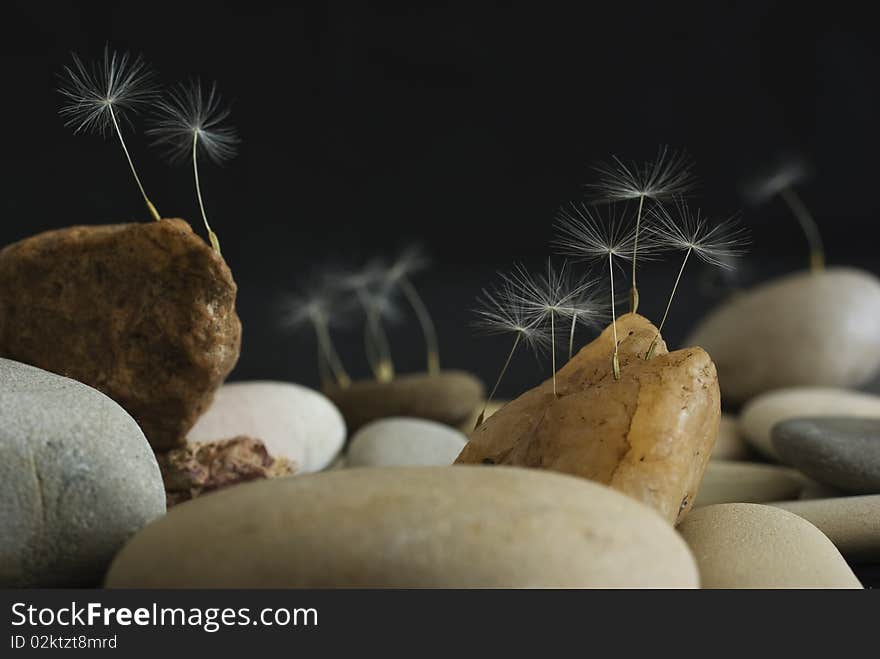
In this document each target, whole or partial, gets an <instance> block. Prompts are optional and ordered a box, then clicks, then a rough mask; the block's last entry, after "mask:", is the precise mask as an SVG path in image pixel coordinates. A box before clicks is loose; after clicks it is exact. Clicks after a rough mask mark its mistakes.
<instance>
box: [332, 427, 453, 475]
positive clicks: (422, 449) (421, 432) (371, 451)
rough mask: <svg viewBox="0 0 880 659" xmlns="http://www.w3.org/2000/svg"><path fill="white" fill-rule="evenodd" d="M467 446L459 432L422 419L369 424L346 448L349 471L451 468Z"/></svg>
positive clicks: (359, 431) (358, 432)
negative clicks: (362, 468)
mask: <svg viewBox="0 0 880 659" xmlns="http://www.w3.org/2000/svg"><path fill="white" fill-rule="evenodd" d="M465 444H467V437H465V436H464V435H463V434H462V433H461V432H459V431H458V430H455V429H453V428H450V427H449V426H445V425H443V424H440V423H436V422H434V421H427V420H425V419H406V418H393V417H392V418H389V419H379V420H378V421H373V422H372V423H368V424H367V425H365V426H364V427H363V428H361V429H360V430H358V431H357V433H355V436H354V438H353V439H352V440H351V443H350V444H349V447H348V453H347V455H346V464H347V465H348V466H349V467H406V466H412V467H417V466H425V467H430V466H438V467H439V466H444V465H447V466H448V465H451V464H452V463H453V462H455V458H457V457H458V454H459V453H461V449H463V448H464V445H465Z"/></svg>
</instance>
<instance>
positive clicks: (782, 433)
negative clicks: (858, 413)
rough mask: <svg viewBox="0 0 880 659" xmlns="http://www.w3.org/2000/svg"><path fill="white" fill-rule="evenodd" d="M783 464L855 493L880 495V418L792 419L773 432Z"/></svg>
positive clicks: (776, 426)
mask: <svg viewBox="0 0 880 659" xmlns="http://www.w3.org/2000/svg"><path fill="white" fill-rule="evenodd" d="M772 437H773V446H774V447H775V448H776V451H777V452H778V453H779V455H780V457H781V458H782V460H783V462H785V463H787V464H790V465H794V466H795V467H797V468H798V469H800V470H801V471H802V472H804V473H805V474H807V476H810V477H811V478H814V479H815V480H817V481H819V482H821V483H826V484H828V485H831V486H832V487H836V488H839V489H840V490H843V491H845V492H849V493H852V494H877V493H880V419H860V418H852V417H818V418H805V419H789V420H788V421H783V422H781V423H778V424H777V425H775V426H774V427H773V431H772Z"/></svg>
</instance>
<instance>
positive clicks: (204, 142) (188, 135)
mask: <svg viewBox="0 0 880 659" xmlns="http://www.w3.org/2000/svg"><path fill="white" fill-rule="evenodd" d="M156 114H157V117H156V119H155V120H154V122H153V127H152V128H150V129H149V130H148V131H147V134H148V135H151V136H153V137H155V138H156V139H155V140H154V142H153V144H154V145H155V146H159V147H163V148H164V149H165V151H166V155H167V157H168V159H169V160H170V161H171V162H182V161H186V160H187V159H191V160H192V166H193V178H194V180H195V187H196V198H197V199H198V202H199V210H200V211H201V214H202V221H203V222H204V224H205V229H206V230H207V232H208V238H209V239H210V241H211V246H212V247H213V248H214V251H216V252H217V253H218V254H220V240H219V238H217V234H216V233H214V231H213V230H212V229H211V225H210V224H209V223H208V216H207V214H206V213H205V203H204V201H203V199H202V188H201V183H200V179H199V158H198V154H199V152H200V151H201V152H203V153H204V154H205V155H207V156H208V158H210V159H211V160H212V161H214V162H215V163H217V164H221V163H223V162H225V161H226V160H229V159H231V158H233V157H235V154H236V146H237V145H238V143H239V142H240V140H239V138H238V134H237V133H236V131H235V129H234V128H232V127H231V126H228V125H225V122H226V120H227V119H228V118H229V114H230V111H229V108H228V107H225V106H223V104H222V102H221V98H220V95H219V94H218V93H217V84H216V83H212V84H211V86H210V88H205V89H203V88H202V83H201V81H200V80H199V79H198V78H196V79H194V80H191V81H190V82H189V83H181V84H178V85H177V86H175V87H173V88H172V89H171V90H170V91H169V92H168V96H167V98H165V99H164V100H162V101H161V102H160V103H159V104H158V106H157V109H156Z"/></svg>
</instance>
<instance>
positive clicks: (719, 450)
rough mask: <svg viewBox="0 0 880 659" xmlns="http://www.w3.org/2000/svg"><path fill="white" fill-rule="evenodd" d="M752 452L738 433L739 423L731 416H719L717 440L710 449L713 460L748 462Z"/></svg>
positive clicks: (752, 455) (752, 454)
mask: <svg viewBox="0 0 880 659" xmlns="http://www.w3.org/2000/svg"><path fill="white" fill-rule="evenodd" d="M751 457H754V451H752V448H751V447H750V446H749V444H748V442H746V440H745V439H743V437H742V435H740V433H739V422H738V421H737V418H736V417H735V416H733V415H731V414H722V415H721V425H720V426H719V428H718V439H717V440H716V442H715V448H713V449H712V459H713V460H748V459H749V458H751Z"/></svg>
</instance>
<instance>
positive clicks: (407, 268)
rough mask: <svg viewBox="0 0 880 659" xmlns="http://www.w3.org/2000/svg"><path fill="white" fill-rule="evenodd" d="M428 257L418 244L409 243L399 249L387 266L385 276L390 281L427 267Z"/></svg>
mask: <svg viewBox="0 0 880 659" xmlns="http://www.w3.org/2000/svg"><path fill="white" fill-rule="evenodd" d="M428 264H429V259H428V257H427V255H426V254H425V252H424V250H423V249H422V247H421V246H420V245H409V246H407V247H405V248H404V249H403V250H401V252H400V254H399V255H398V256H397V258H396V259H395V260H394V262H393V263H392V264H391V265H390V266H389V267H388V269H387V271H386V277H387V278H388V281H389V282H391V283H395V282H397V281H398V280H400V279H402V278H404V277H409V276H410V275H412V274H413V273H416V272H419V271H420V270H424V269H425V268H427V267H428Z"/></svg>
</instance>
